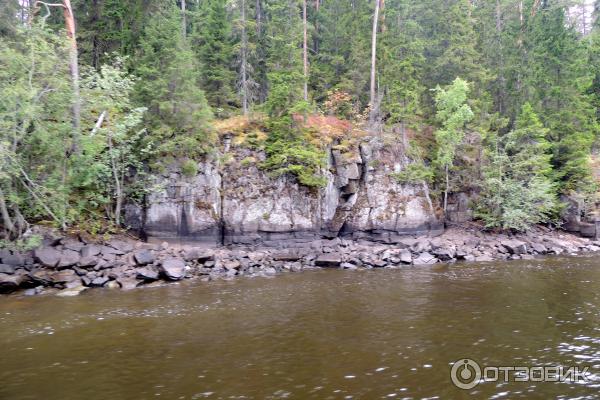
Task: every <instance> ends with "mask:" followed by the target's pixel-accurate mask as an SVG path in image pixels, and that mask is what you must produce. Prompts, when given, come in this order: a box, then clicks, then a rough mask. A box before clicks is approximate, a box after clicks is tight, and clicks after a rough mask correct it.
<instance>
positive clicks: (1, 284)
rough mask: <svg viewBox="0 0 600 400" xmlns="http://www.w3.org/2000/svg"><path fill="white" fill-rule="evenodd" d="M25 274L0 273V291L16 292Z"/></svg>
mask: <svg viewBox="0 0 600 400" xmlns="http://www.w3.org/2000/svg"><path fill="white" fill-rule="evenodd" d="M23 280H24V277H23V275H14V274H12V275H9V274H1V273H0V293H10V292H14V291H15V290H17V289H18V288H19V286H20V285H21V283H23Z"/></svg>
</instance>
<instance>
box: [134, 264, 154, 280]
mask: <svg viewBox="0 0 600 400" xmlns="http://www.w3.org/2000/svg"><path fill="white" fill-rule="evenodd" d="M158 275H159V273H158V270H157V269H156V268H154V267H151V266H148V267H144V268H139V269H138V270H137V275H136V277H137V278H138V279H142V280H144V281H155V280H158Z"/></svg>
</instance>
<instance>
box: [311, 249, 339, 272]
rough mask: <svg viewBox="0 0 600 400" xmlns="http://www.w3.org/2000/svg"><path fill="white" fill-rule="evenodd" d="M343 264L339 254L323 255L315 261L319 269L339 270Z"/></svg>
mask: <svg viewBox="0 0 600 400" xmlns="http://www.w3.org/2000/svg"><path fill="white" fill-rule="evenodd" d="M341 264H342V256H341V255H340V254H337V253H327V254H321V255H320V256H318V257H317V258H316V259H315V265H316V266H318V267H333V268H337V267H339V266H340V265H341Z"/></svg>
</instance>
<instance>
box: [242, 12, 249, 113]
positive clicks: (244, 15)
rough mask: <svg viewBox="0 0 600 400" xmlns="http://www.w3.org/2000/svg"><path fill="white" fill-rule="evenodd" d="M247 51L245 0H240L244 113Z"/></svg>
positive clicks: (246, 101) (246, 86) (246, 108)
mask: <svg viewBox="0 0 600 400" xmlns="http://www.w3.org/2000/svg"><path fill="white" fill-rule="evenodd" d="M247 51H248V36H247V33H246V1H245V0H242V65H241V73H242V109H243V111H244V115H248V76H247V69H246V63H247V55H246V52H247Z"/></svg>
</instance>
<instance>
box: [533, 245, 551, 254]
mask: <svg viewBox="0 0 600 400" xmlns="http://www.w3.org/2000/svg"><path fill="white" fill-rule="evenodd" d="M531 248H532V250H533V251H535V252H536V253H538V254H546V253H547V252H548V249H546V246H544V245H543V244H541V243H531Z"/></svg>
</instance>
